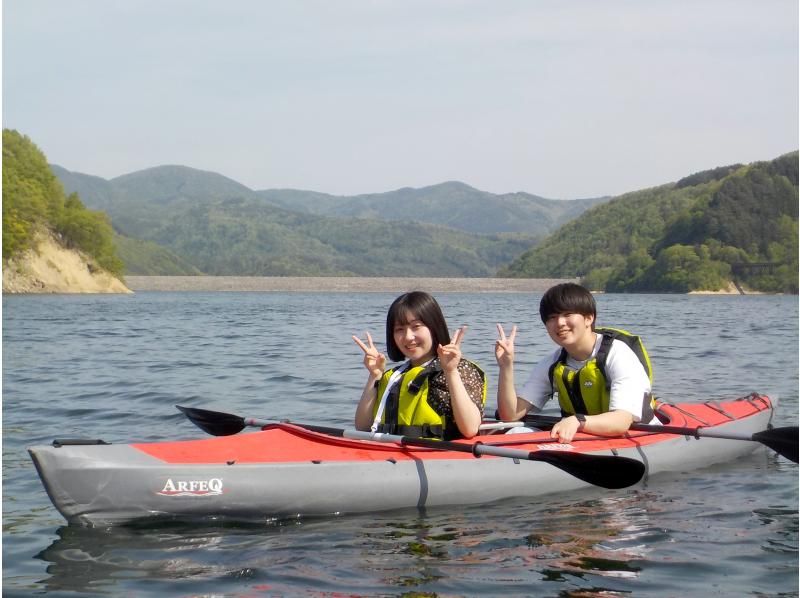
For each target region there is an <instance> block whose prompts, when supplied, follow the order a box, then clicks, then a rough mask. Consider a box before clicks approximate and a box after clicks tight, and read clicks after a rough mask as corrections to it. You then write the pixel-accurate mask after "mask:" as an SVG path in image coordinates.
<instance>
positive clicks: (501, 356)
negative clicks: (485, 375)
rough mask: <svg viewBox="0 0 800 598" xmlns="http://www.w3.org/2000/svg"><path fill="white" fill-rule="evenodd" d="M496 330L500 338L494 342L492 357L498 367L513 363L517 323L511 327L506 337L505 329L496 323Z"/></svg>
mask: <svg viewBox="0 0 800 598" xmlns="http://www.w3.org/2000/svg"><path fill="white" fill-rule="evenodd" d="M497 332H498V334H499V335H500V338H499V339H497V341H495V343H494V358H495V359H496V360H497V365H499V366H500V367H503V366H510V365H513V363H514V339H515V338H516V337H517V325H516V324H514V326H513V327H512V328H511V334H510V335H509V336H508V337H506V331H505V330H503V327H502V326H501V325H500V324H498V325H497Z"/></svg>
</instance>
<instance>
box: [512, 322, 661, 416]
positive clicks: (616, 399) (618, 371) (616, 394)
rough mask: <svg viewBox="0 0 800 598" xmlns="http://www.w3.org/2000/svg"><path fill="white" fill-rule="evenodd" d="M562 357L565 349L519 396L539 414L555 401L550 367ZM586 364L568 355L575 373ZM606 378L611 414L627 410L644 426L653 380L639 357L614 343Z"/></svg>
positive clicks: (535, 369)
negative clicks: (644, 411) (548, 402)
mask: <svg viewBox="0 0 800 598" xmlns="http://www.w3.org/2000/svg"><path fill="white" fill-rule="evenodd" d="M602 341H603V336H602V335H601V334H598V335H597V340H596V341H595V343H594V349H593V350H592V355H591V356H590V357H589V359H591V358H592V357H594V356H595V355H597V351H598V350H599V349H600V343H601V342H602ZM560 355H561V347H559V348H558V349H556V350H555V351H554V352H553V354H552V355H550V357H548V358H546V359H543V360H542V361H540V362H539V363H537V364H536V365H535V366H534V367H533V370H532V371H531V374H530V376H529V377H528V380H527V381H526V382H525V385H524V386H523V387H522V392H521V393H520V395H519V396H520V397H521V398H523V399H525V400H526V401H528V402H529V403H530V404H532V405H533V406H534V407H535V408H536V409H537V410H541V409H542V408H543V407H544V405H545V403H547V401H548V400H549V399H550V398H551V397H552V394H553V389H552V387H551V385H550V377H549V375H548V374H549V371H550V366H551V365H553V364H554V363H555V362H556V361H557V360H558V358H559V356H560ZM589 359H587V360H586V361H589ZM586 361H576V360H575V359H572V357H570V356H569V355H567V366H568V367H570V368H572V369H574V370H578V369H580V368H582V367H583V366H584V365H585V364H586ZM606 376H607V378H608V380H610V381H611V391H610V397H609V406H608V408H609V411H615V410H617V409H623V410H625V411H627V412H628V413H630V414H631V415H633V421H635V422H637V423H638V422H641V420H642V408H643V407H644V405H645V402H646V401H649V400H650V390H651V389H650V379H649V378H648V377H647V372H646V371H645V369H644V366H642V363H641V362H640V361H639V358H638V357H636V353H634V352H633V350H632V349H631V348H630V347H629V346H628V345H626V344H625V343H624V342H622V341H619V340H616V339H615V340H614V341H613V342H612V343H611V348H610V349H609V351H608V358H607V359H606ZM644 423H651V422H644ZM652 423H658V420H657V419H656V418H653V419H652Z"/></svg>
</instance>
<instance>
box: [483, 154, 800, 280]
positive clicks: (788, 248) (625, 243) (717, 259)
mask: <svg viewBox="0 0 800 598" xmlns="http://www.w3.org/2000/svg"><path fill="white" fill-rule="evenodd" d="M797 256H798V152H792V153H790V154H786V155H784V156H780V157H778V158H776V159H774V160H772V161H768V162H754V163H752V164H749V165H740V164H735V165H731V166H726V167H720V168H715V169H713V170H708V171H704V172H701V173H696V174H694V175H691V176H688V177H686V178H684V179H681V180H680V181H678V182H677V183H672V184H669V185H662V186H660V187H654V188H652V189H645V190H642V191H636V192H634V193H628V194H625V195H622V196H619V197H616V198H614V199H613V200H611V201H609V202H607V203H605V204H603V205H599V206H595V207H594V208H592V209H590V210H588V211H586V212H585V213H583V214H582V215H581V216H579V217H578V218H576V219H575V220H573V221H572V222H570V223H568V224H566V225H564V226H563V227H561V228H560V229H559V230H558V231H557V232H555V233H554V234H552V235H551V236H550V237H548V238H547V239H546V240H544V241H542V243H541V244H540V245H538V246H537V247H535V248H533V249H531V250H529V251H527V252H525V253H524V254H523V255H521V256H520V257H519V258H518V259H516V260H515V261H514V262H512V263H511V264H510V265H509V266H507V267H505V268H502V269H501V270H500V271H499V273H498V275H499V276H510V277H531V278H540V277H554V278H570V277H580V278H582V279H583V280H584V283H585V284H587V286H590V287H591V288H594V289H598V290H608V291H616V292H620V291H622V292H624V291H637V292H645V291H648V292H687V291H691V290H718V289H721V288H724V287H725V286H726V285H727V284H729V283H730V282H731V281H734V282H737V283H742V284H746V285H747V286H749V287H750V288H751V289H754V290H760V291H767V292H790V293H797V291H798V259H797Z"/></svg>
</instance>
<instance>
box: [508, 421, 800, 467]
mask: <svg viewBox="0 0 800 598" xmlns="http://www.w3.org/2000/svg"><path fill="white" fill-rule="evenodd" d="M559 421H561V418H560V417H553V416H548V415H529V416H527V417H526V418H525V419H524V423H526V424H533V425H534V426H536V425H552V424H555V423H557V422H559ZM630 430H635V431H637V432H655V433H658V434H681V435H683V436H694V437H695V438H703V437H705V438H722V439H725V440H746V441H753V442H760V443H761V444H763V445H764V446H768V447H769V448H771V449H772V450H773V451H775V452H776V453H778V454H779V455H781V456H783V457H786V458H787V459H789V460H790V461H794V462H795V463H797V444H798V442H797V441H798V431H797V426H787V427H785V428H771V429H768V430H763V431H761V432H756V433H754V434H747V433H741V432H739V433H737V432H724V431H721V430H714V429H709V428H702V427H700V428H682V427H680V426H658V425H655V426H654V425H651V424H633V425H631V427H630Z"/></svg>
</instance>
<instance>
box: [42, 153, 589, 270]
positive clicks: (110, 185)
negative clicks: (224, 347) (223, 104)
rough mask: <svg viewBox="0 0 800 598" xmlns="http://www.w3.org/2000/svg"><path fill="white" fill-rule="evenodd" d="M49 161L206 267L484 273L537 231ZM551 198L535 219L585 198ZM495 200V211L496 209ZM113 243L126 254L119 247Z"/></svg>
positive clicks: (131, 225) (207, 175) (190, 177)
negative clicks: (394, 217) (331, 207)
mask: <svg viewBox="0 0 800 598" xmlns="http://www.w3.org/2000/svg"><path fill="white" fill-rule="evenodd" d="M52 168H53V170H54V172H56V174H57V175H58V176H59V178H60V179H61V180H62V182H63V183H64V186H65V187H66V188H68V189H71V190H74V191H77V192H78V193H80V195H81V197H82V198H84V200H85V201H86V203H87V204H88V205H91V206H93V207H97V208H102V209H103V210H106V211H107V212H108V214H109V215H110V216H111V217H112V219H113V222H114V227H115V228H116V229H117V230H118V231H119V232H120V233H121V234H124V235H125V236H127V237H133V238H138V239H142V240H146V241H149V242H152V243H156V244H158V245H160V246H163V247H165V248H167V249H168V250H169V251H170V252H172V253H174V254H176V255H177V256H179V258H180V260H182V261H183V262H184V263H188V264H191V265H192V266H194V267H196V268H197V269H199V270H201V271H202V272H204V273H207V274H216V275H222V274H227V275H256V276H330V275H345V276H346V275H360V276H455V277H459V276H467V277H482V276H492V275H493V274H494V273H495V271H496V270H497V268H498V267H500V266H501V265H503V264H507V263H508V262H510V261H511V260H512V259H514V258H515V257H516V256H518V255H520V254H521V253H522V252H523V251H525V250H527V249H529V248H530V247H531V246H533V245H535V244H536V242H537V240H538V239H539V238H540V235H537V234H534V233H497V234H481V233H471V232H467V231H464V230H459V229H457V228H450V227H444V226H436V225H433V224H430V223H426V222H418V221H415V220H416V217H413V218H412V217H411V215H415V214H416V213H417V212H424V210H423V209H421V208H420V209H418V210H415V209H410V208H407V209H406V213H407V214H409V215H410V216H409V218H407V219H406V220H405V221H404V222H403V224H402V225H398V223H397V222H392V221H389V220H385V219H370V218H353V217H352V216H349V215H345V216H325V215H320V214H315V213H310V212H311V210H308V209H302V210H290V209H287V208H284V207H280V206H279V205H277V204H276V202H274V201H270V200H268V199H265V198H264V197H262V196H261V194H260V193H257V192H254V191H251V190H249V189H248V188H247V187H244V186H243V185H240V184H239V183H237V182H235V181H232V180H231V179H228V178H226V177H224V176H222V175H219V174H215V173H211V172H205V171H200V170H196V169H192V168H187V167H183V166H160V167H156V168H151V169H147V170H143V171H139V172H136V173H131V174H129V175H125V176H122V177H117V178H115V179H111V180H104V179H99V178H97V177H91V176H88V175H83V174H79V173H72V172H69V171H66V170H64V169H63V168H60V167H58V166H53V167H52ZM463 187H465V188H468V187H467V186H466V185H463ZM468 189H471V188H468ZM472 191H474V192H475V193H477V194H480V193H481V192H478V191H476V190H472ZM287 193H291V192H287ZM297 193H298V194H305V192H297ZM319 195H320V196H322V195H323V194H319ZM423 196H425V194H423ZM304 197H307V196H305V195H304ZM323 197H324V198H325V199H331V198H333V196H323ZM425 197H428V198H430V196H425ZM333 199H336V198H333ZM423 200H424V201H429V199H427V200H425V199H424V197H423V199H422V200H420V201H423ZM442 201H443V202H444V200H443V199H442ZM543 201H545V202H547V201H552V200H543ZM587 201H590V200H587ZM444 203H446V202H444ZM553 203H554V204H557V207H558V208H559V210H561V212H559V214H556V215H554V216H552V217H551V216H547V215H543V214H540V217H541V220H542V221H550V222H554V221H556V220H557V219H558V218H561V217H563V216H561V215H560V214H561V213H565V212H566V211H568V210H570V209H572V210H576V211H580V210H581V209H583V208H582V207H581V206H583V205H586V202H583V203H581V202H566V203H565V206H567V207H562V206H561V205H560V204H559V203H558V202H555V201H553ZM420 205H421V204H420ZM447 205H450V206H451V207H452V206H455V205H458V201H457V199H456V200H451V202H450V203H449V204H447ZM507 205H509V206H510V205H511V202H507ZM495 208H496V210H495V211H496V215H497V216H498V218H500V217H501V216H502V214H501V212H502V211H501V210H500V209H499V207H498V206H497V205H495ZM452 209H453V211H455V208H454V207H452ZM553 210H554V211H555V210H556V209H555V208H553ZM481 217H482V218H483V219H485V220H487V219H488V220H491V218H487V217H486V215H482V216H481ZM510 220H512V221H514V220H515V219H514V218H513V217H512V218H510ZM542 227H543V225H542V224H541V223H540V224H538V225H537V226H536V227H533V228H537V229H541V228H542ZM554 228H555V225H549V228H547V226H544V229H545V230H548V231H549V230H553V229H554ZM121 251H125V252H127V248H126V246H125V245H122V246H121ZM125 255H126V264H128V266H129V270H128V271H129V272H130V273H153V272H152V271H151V270H149V269H148V268H147V266H146V265H145V264H143V263H142V262H141V261H139V262H138V263H137V264H136V265H133V264H131V263H129V260H128V258H127V255H128V254H127V253H125ZM132 266H133V267H132ZM134 267H136V268H142V269H143V270H145V271H142V270H134Z"/></svg>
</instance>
